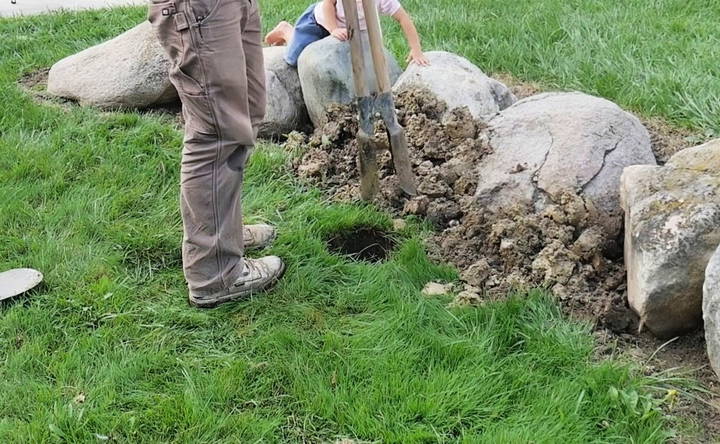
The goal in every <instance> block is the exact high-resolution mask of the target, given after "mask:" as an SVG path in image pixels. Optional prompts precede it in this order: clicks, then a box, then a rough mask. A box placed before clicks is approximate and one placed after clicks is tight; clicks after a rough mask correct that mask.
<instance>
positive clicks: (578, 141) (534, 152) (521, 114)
mask: <svg viewBox="0 0 720 444" xmlns="http://www.w3.org/2000/svg"><path fill="white" fill-rule="evenodd" d="M488 126H489V128H488V129H489V144H490V146H491V147H492V149H493V153H492V154H490V155H488V156H487V157H485V159H483V161H482V162H481V164H480V165H479V167H478V174H479V181H478V187H477V191H476V195H475V197H476V199H477V201H478V203H479V204H480V205H481V206H482V207H483V208H485V209H487V210H488V211H491V212H495V211H500V210H503V211H506V210H507V209H512V208H521V209H522V208H527V209H534V210H537V211H539V210H542V209H543V208H545V207H546V206H547V205H548V204H550V203H551V202H557V201H558V200H559V199H561V198H562V196H563V195H567V194H568V193H574V194H577V195H580V196H582V197H583V198H584V200H585V201H586V202H587V203H588V204H589V205H590V206H591V207H592V210H593V211H591V214H593V218H594V219H595V220H592V221H591V222H593V223H594V224H598V225H600V226H602V227H603V228H604V229H605V231H606V232H607V234H608V235H609V236H617V235H618V234H619V233H620V230H621V227H622V210H621V208H620V198H619V184H620V175H621V174H622V171H623V168H624V167H626V166H630V165H636V164H650V165H655V164H656V161H655V157H654V155H653V152H652V149H651V147H650V136H649V134H648V132H647V130H646V129H645V127H644V126H643V125H642V123H640V121H639V120H638V119H637V118H636V117H635V116H633V115H632V114H630V113H627V112H625V111H623V110H622V109H620V107H618V106H617V105H616V104H614V103H612V102H610V101H608V100H605V99H601V98H598V97H593V96H589V95H586V94H582V93H546V94H539V95H536V96H532V97H528V98H526V99H524V100H521V101H519V102H517V103H515V104H514V105H512V106H511V107H509V108H507V109H505V110H503V111H501V112H500V113H499V114H498V115H497V116H496V117H494V118H492V119H491V120H490V121H489V122H488ZM521 211H522V210H521Z"/></svg>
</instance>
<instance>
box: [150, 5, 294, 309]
mask: <svg viewBox="0 0 720 444" xmlns="http://www.w3.org/2000/svg"><path fill="white" fill-rule="evenodd" d="M154 1H155V0H154ZM161 1H162V0H161ZM256 2H257V0H174V1H167V2H161V3H153V5H152V6H151V8H150V21H151V22H152V23H153V26H154V27H155V29H156V31H157V33H158V37H159V39H160V42H161V44H162V46H163V47H164V48H165V50H166V52H167V53H168V56H169V58H170V60H171V62H172V68H171V70H170V79H171V81H172V82H173V84H174V85H175V87H176V89H177V90H178V93H179V95H180V98H181V100H182V103H183V115H184V117H185V139H184V142H185V146H184V149H183V156H182V167H181V213H182V217H183V225H184V231H185V233H184V234H185V235H184V239H183V266H184V270H185V277H186V279H187V281H188V286H189V288H190V296H191V300H193V299H194V298H209V299H207V300H208V301H210V302H214V301H215V302H216V301H217V300H216V296H217V295H221V296H223V298H224V299H222V300H220V302H224V301H225V300H230V297H231V296H232V295H233V294H232V293H233V291H240V290H237V288H238V282H239V278H241V277H247V276H248V273H249V271H248V270H250V271H252V272H256V271H257V270H258V268H257V267H256V266H254V265H253V266H250V267H248V266H247V264H248V263H249V261H250V260H245V259H244V258H243V227H242V211H241V204H240V198H241V195H242V180H243V171H244V168H245V162H246V161H247V158H248V156H249V154H250V150H251V148H252V146H253V144H254V142H255V129H254V128H253V125H254V124H255V125H257V124H258V123H259V121H260V120H262V118H263V114H264V104H263V103H260V101H259V99H258V97H259V96H261V95H262V96H264V94H265V89H264V80H262V81H258V79H257V78H253V80H252V81H250V82H249V81H248V78H247V74H248V72H249V71H248V66H247V65H248V63H253V64H257V63H258V62H259V65H260V68H259V69H262V54H260V59H259V60H258V58H257V52H256V50H255V49H252V48H251V50H250V54H251V57H250V58H248V56H247V54H246V51H245V47H244V44H245V38H244V34H245V32H246V29H248V26H250V29H251V31H252V32H251V34H252V35H253V36H255V37H256V38H257V40H258V42H257V46H259V32H260V31H259V28H258V27H257V24H256V22H257V21H259V18H257V16H258V11H257V6H256ZM251 17H254V18H252V19H250V18H251ZM249 23H250V25H248V24H249ZM253 69H257V68H253ZM251 71H252V69H251ZM253 89H254V90H253ZM251 96H252V98H251ZM251 101H252V102H253V103H254V104H253V108H252V109H251ZM276 259H277V258H276ZM278 261H279V259H277V260H272V261H270V262H271V265H270V266H269V268H268V269H263V270H261V274H263V276H264V277H263V278H262V279H260V280H257V279H256V280H255V284H257V285H254V286H251V287H253V288H252V289H254V290H257V289H259V287H258V285H260V284H263V285H264V283H265V280H267V279H265V278H268V276H269V277H271V278H272V277H274V268H277V267H278ZM280 264H281V262H280ZM251 265H252V264H251ZM246 268H247V269H248V270H246ZM266 268H267V267H266ZM268 270H269V271H268ZM250 277H252V276H250ZM263 279H265V280H263ZM247 288H250V287H247ZM242 291H245V290H244V289H243V290H242ZM206 305H207V306H210V305H211V304H210V303H208V304H206Z"/></svg>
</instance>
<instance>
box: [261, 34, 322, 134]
mask: <svg viewBox="0 0 720 444" xmlns="http://www.w3.org/2000/svg"><path fill="white" fill-rule="evenodd" d="M285 50H286V48H285V47H284V46H272V47H268V48H264V49H263V54H264V58H265V81H266V84H267V111H266V113H265V120H264V121H263V123H262V124H260V130H259V136H260V137H265V138H278V137H282V136H284V135H285V134H287V133H289V132H291V131H294V130H300V129H302V128H304V127H305V126H306V125H308V123H309V122H310V121H309V118H308V114H307V109H306V108H305V102H304V100H303V94H302V89H301V87H300V77H298V72H297V69H295V68H293V67H292V66H290V65H288V64H287V63H286V62H285V59H284V56H285Z"/></svg>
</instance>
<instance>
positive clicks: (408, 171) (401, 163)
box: [388, 125, 417, 196]
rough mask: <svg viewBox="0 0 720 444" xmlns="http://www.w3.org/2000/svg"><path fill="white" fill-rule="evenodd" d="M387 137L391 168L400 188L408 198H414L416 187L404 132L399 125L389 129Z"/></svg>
mask: <svg viewBox="0 0 720 444" xmlns="http://www.w3.org/2000/svg"><path fill="white" fill-rule="evenodd" d="M388 137H389V138H390V150H391V152H392V160H393V166H394V167H395V174H396V175H397V177H398V180H399V182H400V188H401V189H402V190H403V191H404V192H405V193H406V194H408V195H409V196H415V195H416V194H417V185H416V184H415V174H414V173H413V170H412V164H411V163H410V155H409V154H408V147H407V139H406V138H405V130H404V129H403V127H401V126H400V125H397V126H394V127H389V128H388Z"/></svg>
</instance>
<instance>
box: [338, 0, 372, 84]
mask: <svg viewBox="0 0 720 444" xmlns="http://www.w3.org/2000/svg"><path fill="white" fill-rule="evenodd" d="M342 2H343V7H344V8H345V18H346V21H347V31H348V38H349V39H350V58H351V60H352V69H353V81H354V83H355V95H356V96H357V97H366V96H368V95H370V93H369V91H368V88H367V84H366V83H365V58H364V57H363V47H362V36H361V35H360V18H359V16H358V9H357V3H356V2H355V0H342Z"/></svg>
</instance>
